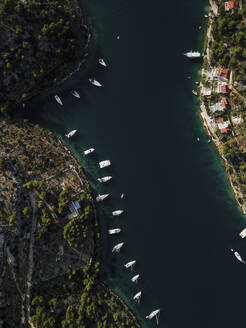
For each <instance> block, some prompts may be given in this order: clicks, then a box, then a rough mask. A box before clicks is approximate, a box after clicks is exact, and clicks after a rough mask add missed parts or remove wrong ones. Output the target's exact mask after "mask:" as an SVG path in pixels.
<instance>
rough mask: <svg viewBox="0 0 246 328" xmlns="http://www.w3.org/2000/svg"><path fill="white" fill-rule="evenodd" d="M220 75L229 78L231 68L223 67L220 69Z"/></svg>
mask: <svg viewBox="0 0 246 328" xmlns="http://www.w3.org/2000/svg"><path fill="white" fill-rule="evenodd" d="M218 76H220V77H224V78H225V79H229V77H230V70H229V69H226V68H221V69H219V71H218Z"/></svg>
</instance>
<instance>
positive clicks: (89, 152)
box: [83, 148, 95, 155]
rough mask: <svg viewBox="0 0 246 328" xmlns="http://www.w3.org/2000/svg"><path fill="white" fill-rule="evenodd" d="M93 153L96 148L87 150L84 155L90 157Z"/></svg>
mask: <svg viewBox="0 0 246 328" xmlns="http://www.w3.org/2000/svg"><path fill="white" fill-rule="evenodd" d="M93 151H95V149H94V148H90V149H86V150H85V151H84V152H83V154H84V155H89V154H91V153H93Z"/></svg>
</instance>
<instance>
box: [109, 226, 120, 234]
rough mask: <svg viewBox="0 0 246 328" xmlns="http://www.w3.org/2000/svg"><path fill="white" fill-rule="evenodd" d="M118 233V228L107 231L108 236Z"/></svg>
mask: <svg viewBox="0 0 246 328" xmlns="http://www.w3.org/2000/svg"><path fill="white" fill-rule="evenodd" d="M120 232H121V229H120V228H116V229H109V230H108V233H109V235H114V234H116V233H120Z"/></svg>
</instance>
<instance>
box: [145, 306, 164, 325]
mask: <svg viewBox="0 0 246 328" xmlns="http://www.w3.org/2000/svg"><path fill="white" fill-rule="evenodd" d="M160 311H161V310H160V309H157V310H155V311H152V312H151V313H150V314H149V315H147V316H146V317H145V318H146V319H153V318H154V317H156V323H157V325H158V323H159V319H160Z"/></svg>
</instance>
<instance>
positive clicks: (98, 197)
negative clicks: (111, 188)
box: [96, 194, 109, 202]
mask: <svg viewBox="0 0 246 328" xmlns="http://www.w3.org/2000/svg"><path fill="white" fill-rule="evenodd" d="M108 196H109V194H103V195H100V194H99V195H98V196H97V197H96V201H97V202H102V201H103V200H104V199H106V198H107V197H108Z"/></svg>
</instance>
